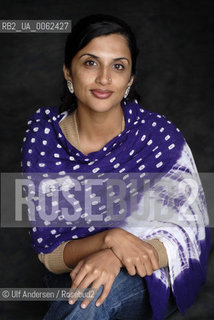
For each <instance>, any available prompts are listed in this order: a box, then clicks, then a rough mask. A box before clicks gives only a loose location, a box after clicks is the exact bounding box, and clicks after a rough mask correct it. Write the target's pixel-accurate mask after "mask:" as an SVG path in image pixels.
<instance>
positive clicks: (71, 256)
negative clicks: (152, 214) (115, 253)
mask: <svg viewBox="0 0 214 320" xmlns="http://www.w3.org/2000/svg"><path fill="white" fill-rule="evenodd" d="M107 233H108V230H106V231H102V232H99V233H97V234H95V235H92V236H89V237H86V238H82V239H77V240H72V241H69V242H68V243H67V244H66V246H65V248H64V252H63V259H64V262H65V264H66V265H67V266H68V267H69V268H73V267H74V266H75V265H76V264H77V263H78V262H79V261H80V260H81V259H83V258H85V257H87V256H89V255H90V254H92V253H95V252H98V251H100V250H103V249H106V248H107V246H106V243H105V237H106V235H107Z"/></svg>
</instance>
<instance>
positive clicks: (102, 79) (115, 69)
mask: <svg viewBox="0 0 214 320" xmlns="http://www.w3.org/2000/svg"><path fill="white" fill-rule="evenodd" d="M131 68H132V61H131V54H130V50H129V47H128V45H127V42H126V39H125V38H124V36H122V35H120V34H111V35H107V36H100V37H97V38H94V39H93V40H91V41H90V42H89V43H88V44H87V45H86V46H85V47H84V48H83V49H81V50H80V51H78V53H77V54H76V55H75V56H74V58H73V60H72V66H71V75H70V74H69V72H68V70H67V69H66V68H65V67H64V74H65V78H66V80H71V81H72V82H73V86H74V93H75V95H76V97H77V102H78V107H79V106H82V107H84V108H89V109H91V110H94V111H97V112H105V111H108V110H110V109H112V108H115V107H120V102H121V100H122V98H123V96H124V93H125V90H126V89H127V87H128V86H130V85H131V84H132V82H133V76H132V77H131Z"/></svg>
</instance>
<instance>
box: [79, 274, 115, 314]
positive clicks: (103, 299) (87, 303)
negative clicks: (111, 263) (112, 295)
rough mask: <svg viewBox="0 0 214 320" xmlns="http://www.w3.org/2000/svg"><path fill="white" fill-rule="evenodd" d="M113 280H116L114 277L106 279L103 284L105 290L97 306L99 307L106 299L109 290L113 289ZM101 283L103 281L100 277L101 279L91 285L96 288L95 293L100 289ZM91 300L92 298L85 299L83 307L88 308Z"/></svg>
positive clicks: (93, 288)
mask: <svg viewBox="0 0 214 320" xmlns="http://www.w3.org/2000/svg"><path fill="white" fill-rule="evenodd" d="M114 279H115V278H114ZM113 282H114V280H113V279H112V280H109V279H108V280H107V281H106V283H105V284H103V291H102V293H101V295H100V297H99V298H98V299H97V301H96V306H97V307H99V306H100V305H101V304H102V303H103V302H104V301H105V299H106V298H107V296H108V295H109V292H110V291H111V287H112V284H113ZM101 285H102V282H101V281H100V279H99V280H97V281H95V282H94V283H93V286H92V287H91V289H92V290H95V293H96V290H98V289H99V288H100V286H101ZM90 302H91V299H84V301H83V302H82V304H81V307H82V308H84V309H85V308H87V306H88V305H89V303H90Z"/></svg>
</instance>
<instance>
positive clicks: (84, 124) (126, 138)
mask: <svg viewBox="0 0 214 320" xmlns="http://www.w3.org/2000/svg"><path fill="white" fill-rule="evenodd" d="M136 58H137V47H136V42H135V37H134V35H133V33H132V31H131V30H130V28H129V26H127V24H126V23H124V22H123V21H121V20H120V19H117V18H114V17H111V16H106V15H94V16H89V17H86V18H84V19H82V20H80V21H79V23H78V24H77V25H76V26H75V27H74V28H73V31H72V33H71V34H70V35H69V36H68V39H67V43H66V48H65V63H64V65H63V72H64V76H65V79H66V81H67V87H68V90H69V93H68V92H67V93H66V95H65V97H64V102H63V106H62V107H63V110H62V108H61V110H60V113H59V114H58V112H57V109H56V108H43V109H39V110H37V112H36V113H35V114H34V115H33V116H32V117H31V119H30V120H29V122H28V124H29V128H28V129H27V134H26V138H25V141H24V145H23V171H24V172H27V173H29V172H30V173H38V174H41V176H42V178H43V179H44V178H45V179H49V178H50V177H51V181H52V182H53V181H56V180H57V179H56V180H54V179H53V176H50V173H57V177H58V178H59V179H63V177H69V173H72V174H73V173H77V175H76V176H75V179H74V180H75V183H76V185H75V187H76V186H78V187H79V190H80V188H81V186H83V185H84V184H87V182H88V180H87V178H88V174H89V177H91V174H94V175H95V177H96V178H97V179H101V180H102V181H101V183H100V184H102V185H103V186H104V188H105V187H106V190H110V189H111V188H113V186H112V184H113V182H114V181H115V179H113V178H112V180H111V179H110V178H109V175H110V174H116V177H117V178H118V177H119V180H120V181H121V182H122V183H123V184H122V186H123V187H124V184H125V189H126V192H127V193H128V194H129V196H130V197H129V198H128V196H127V197H126V198H125V199H126V200H124V199H123V198H122V197H118V198H117V197H115V198H114V201H113V202H114V203H113V202H112V203H113V204H112V207H111V209H112V208H113V209H112V210H113V211H112V212H113V213H114V214H115V213H116V215H117V216H116V215H114V214H112V215H110V214H109V212H110V207H108V208H107V206H106V204H107V203H109V200H110V197H112V196H114V195H115V192H114V190H113V191H112V192H110V193H108V197H107V200H106V202H102V205H101V204H100V203H98V202H99V201H94V202H91V207H92V206H93V208H95V211H96V213H97V212H98V213H99V214H97V215H96V219H97V220H98V221H101V222H98V223H96V221H93V218H94V217H95V216H93V215H90V214H89V213H88V212H87V209H86V210H85V211H84V206H83V205H82V204H84V201H85V202H87V201H88V199H89V198H94V197H95V196H96V194H94V193H92V192H91V186H90V187H89V188H86V189H85V190H84V195H86V198H85V200H83V199H81V196H79V199H77V201H76V202H75V201H73V202H71V203H72V207H74V214H76V216H78V217H79V219H78V220H75V222H74V223H72V222H71V216H69V214H68V211H67V212H66V211H65V210H64V211H63V209H62V208H64V205H65V199H62V198H60V199H61V200H59V201H58V198H57V201H52V209H53V206H54V205H58V203H60V207H57V210H55V211H53V210H52V213H54V214H55V217H56V219H55V220H56V221H57V225H56V226H54V224H53V221H48V219H41V211H42V210H43V211H45V209H44V208H46V206H45V205H42V204H41V203H40V202H38V201H40V200H38V197H37V195H36V196H35V191H33V194H34V196H35V197H34V198H33V199H31V200H32V201H34V202H35V207H36V211H37V215H36V219H35V220H36V222H35V223H34V226H33V227H32V230H31V237H32V245H33V248H34V249H35V251H36V252H37V253H38V257H39V259H40V261H41V262H42V263H44V265H45V266H46V268H47V269H48V270H49V271H50V272H51V273H50V274H49V277H48V281H47V285H48V286H52V287H57V286H61V287H69V286H71V289H79V288H88V287H90V288H92V289H98V291H97V293H96V295H95V298H93V300H92V301H91V300H90V299H88V298H87V297H85V298H84V299H83V300H80V299H79V300H77V299H76V300H75V299H73V301H71V299H69V304H68V303H67V302H66V301H60V300H58V301H55V302H53V303H52V305H51V307H50V309H49V311H48V313H47V314H46V316H45V318H44V319H86V318H87V319H146V318H148V319H150V318H151V315H152V314H153V319H164V317H166V316H168V315H169V314H170V313H172V312H173V311H174V310H175V309H176V307H178V309H179V310H180V311H181V312H182V313H184V312H185V311H186V309H187V308H188V307H189V306H190V305H191V304H192V303H193V302H194V300H195V298H196V296H197V294H198V291H199V289H200V287H201V285H202V283H203V282H204V280H205V274H206V261H207V256H208V251H209V233H208V229H207V225H208V218H207V213H206V204H205V201H204V196H203V190H202V187H201V184H200V180H199V178H198V175H197V170H196V167H195V165H194V160H193V158H192V155H191V151H190V149H189V148H188V146H187V144H186V142H185V140H184V138H183V136H182V134H181V133H180V131H179V130H178V129H176V127H175V126H174V125H173V124H172V123H171V122H170V121H167V119H166V118H165V117H164V116H161V115H159V114H155V113H151V112H148V111H146V110H144V109H143V108H142V107H141V106H140V105H138V102H137V100H136V99H135V98H136V95H135V94H134V90H132V86H133V81H134V76H135V68H136ZM130 89H131V90H130ZM62 111H64V112H62ZM127 173H128V174H127ZM150 173H153V175H151V174H150ZM106 174H107V178H106ZM108 174H109V175H108ZM41 176H40V177H38V175H36V176H34V175H33V176H29V178H30V179H31V180H33V181H34V183H35V185H36V184H37V183H40V181H41ZM104 177H105V178H106V179H104ZM134 178H135V179H134ZM109 179H110V181H111V183H110V184H109V181H108V180H109ZM49 181H50V180H49ZM58 181H59V180H58ZM60 181H62V180H60ZM67 181H68V180H67ZM148 181H149V186H150V187H149V188H148V187H145V185H146V186H148ZM146 182H147V184H146ZM106 184H107V185H106ZM54 188H55V186H54ZM186 188H187V189H188V190H189V191H188V192H186ZM71 189H72V187H71V188H70V190H71ZM89 189H90V190H89ZM101 189H102V188H100V189H99V192H100V193H99V194H100V197H101V194H102V191H100V190H101ZM60 190H61V189H60ZM88 190H89V191H88ZM127 190H128V191H127ZM195 190H197V196H196V193H194V192H195ZM52 191H53V190H52V189H51V190H49V191H48V192H46V193H47V196H48V197H49V198H51V197H52V199H53V198H54V192H52ZM62 192H63V191H62ZM66 192H68V193H66ZM87 192H89V193H87ZM63 194H64V197H66V200H69V198H72V197H73V198H74V191H73V193H69V191H68V190H66V191H65V192H64V193H63ZM84 195H82V197H84ZM87 195H88V196H87ZM191 195H193V196H194V195H195V196H194V197H193V198H191V199H192V200H191V202H190V201H189V199H190V196H191ZM75 196H76V195H75ZM94 199H95V198H94ZM133 199H135V200H136V199H137V200H136V201H135V204H134V205H131V204H132V203H133V201H134V200H133ZM145 199H147V200H148V199H149V201H148V202H146V201H145ZM95 200H97V198H96V199H95ZM122 203H123V204H124V207H125V208H126V210H123V209H121V206H122ZM75 205H76V206H77V207H75ZM157 208H158V210H156V209H157ZM159 209H160V210H159ZM68 210H71V205H70V207H68ZM124 211H126V212H125V214H124ZM152 214H153V215H152ZM38 216H39V217H40V218H38ZM89 216H90V217H92V219H89V218H90V217H89ZM100 217H102V219H99V218H100ZM116 217H117V218H116ZM46 218H47V215H46ZM69 219H70V220H69ZM72 219H73V218H72ZM78 223H79V224H78ZM69 224H72V226H69ZM69 272H70V273H69ZM54 273H55V274H61V275H53V274H54ZM63 274H64V275H63ZM84 309H86V310H87V311H86V310H84Z"/></svg>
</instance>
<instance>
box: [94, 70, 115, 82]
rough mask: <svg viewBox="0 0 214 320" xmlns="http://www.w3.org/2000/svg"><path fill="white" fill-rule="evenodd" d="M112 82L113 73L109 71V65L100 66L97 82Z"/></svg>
mask: <svg viewBox="0 0 214 320" xmlns="http://www.w3.org/2000/svg"><path fill="white" fill-rule="evenodd" d="M111 82H112V79H111V74H110V72H109V69H108V68H107V67H102V68H100V70H99V72H98V74H97V78H96V83H99V84H101V85H103V86H105V85H108V84H110V83H111Z"/></svg>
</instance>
